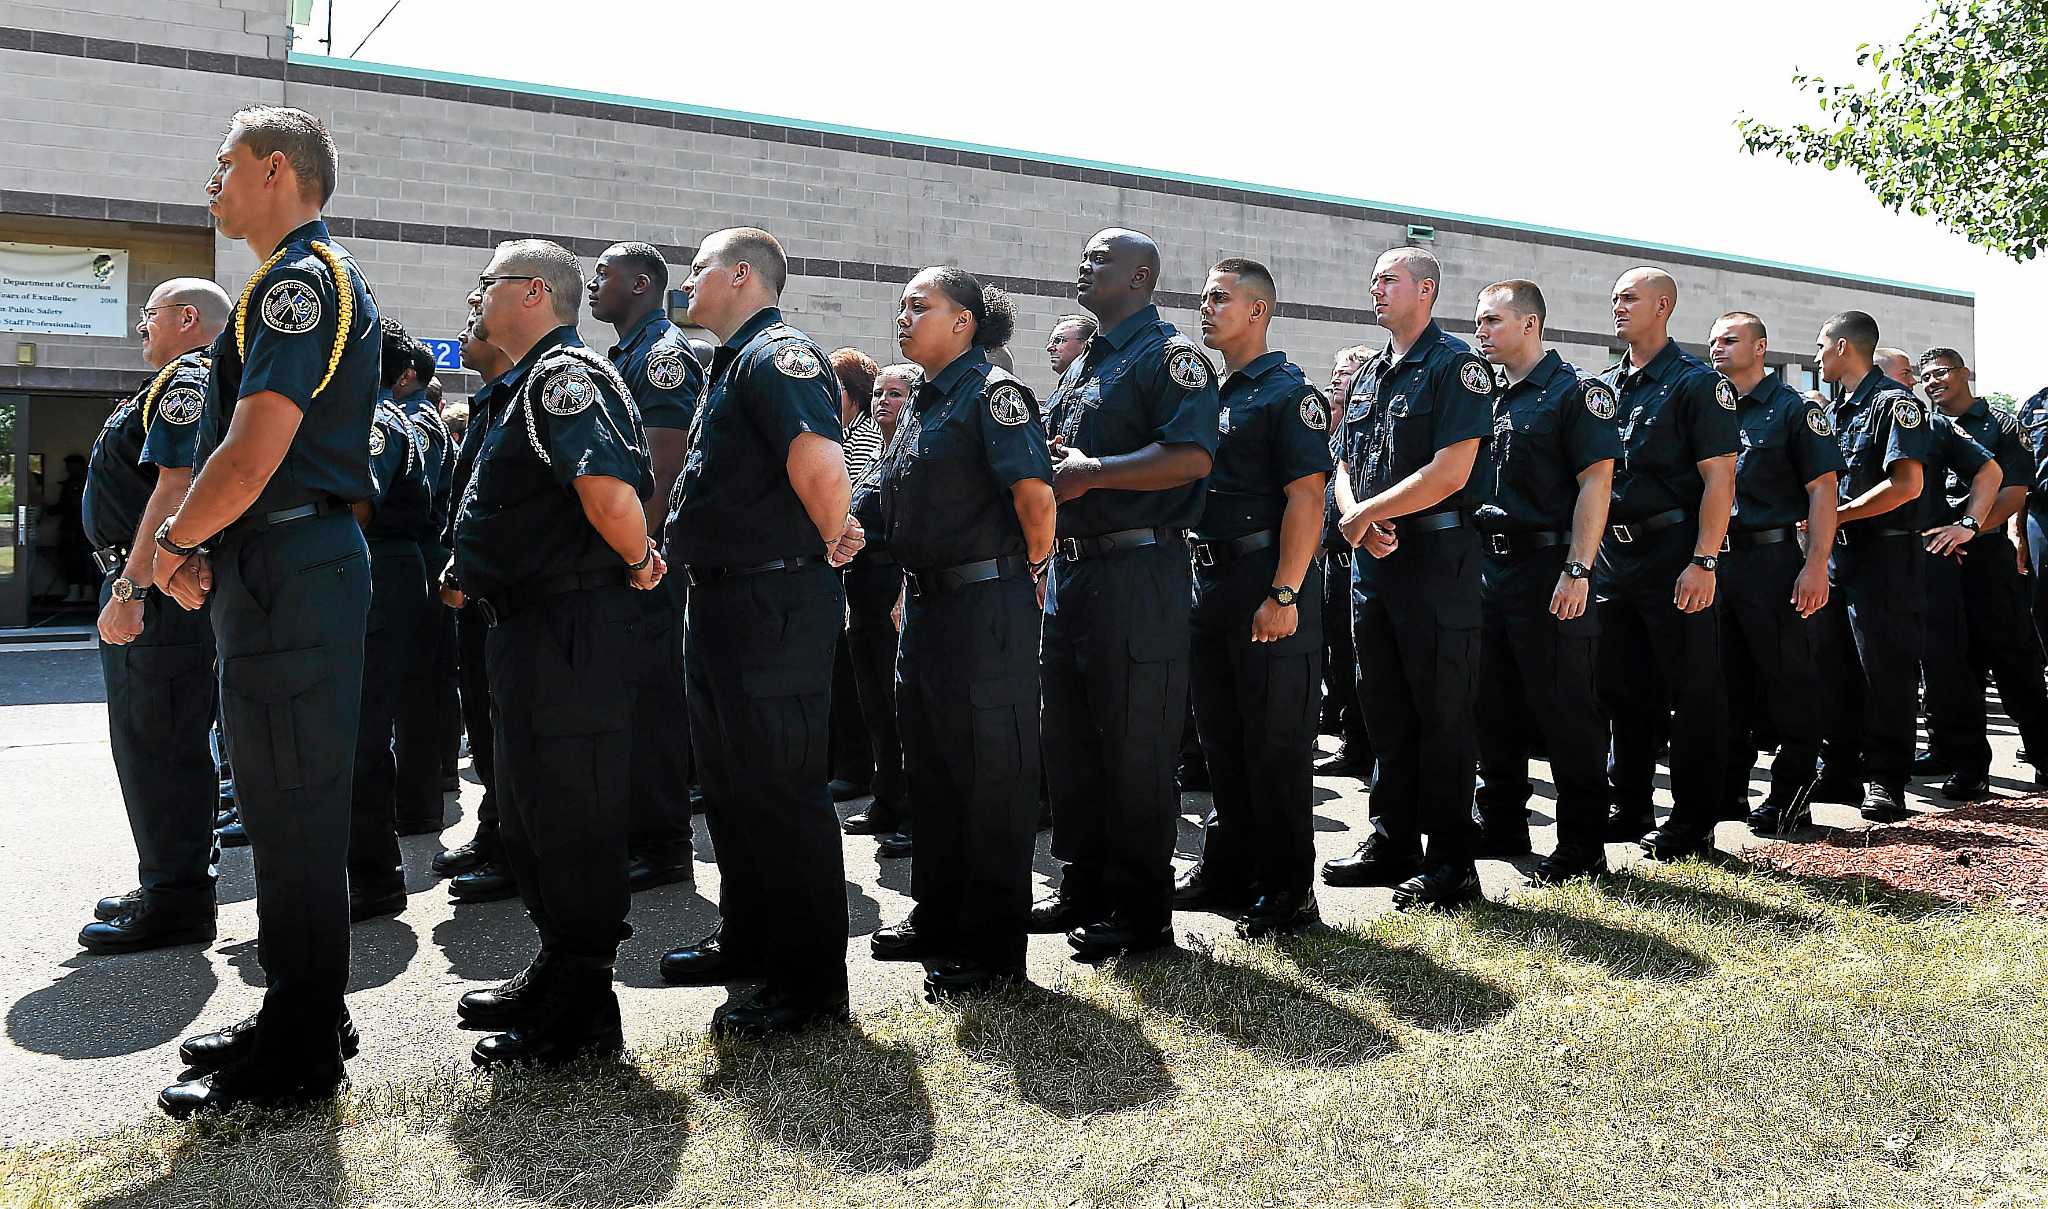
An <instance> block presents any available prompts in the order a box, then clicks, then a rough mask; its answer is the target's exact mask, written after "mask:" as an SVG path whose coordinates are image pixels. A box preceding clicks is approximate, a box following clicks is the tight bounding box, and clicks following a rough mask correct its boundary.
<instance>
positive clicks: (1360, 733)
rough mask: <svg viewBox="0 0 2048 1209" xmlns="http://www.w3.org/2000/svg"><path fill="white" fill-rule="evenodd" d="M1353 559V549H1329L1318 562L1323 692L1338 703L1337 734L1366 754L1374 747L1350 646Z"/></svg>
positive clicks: (1354, 657) (1356, 665) (1354, 653)
mask: <svg viewBox="0 0 2048 1209" xmlns="http://www.w3.org/2000/svg"><path fill="white" fill-rule="evenodd" d="M1354 557H1357V552H1356V551H1353V550H1348V549H1347V550H1330V551H1326V552H1325V553H1324V554H1323V556H1322V558H1321V559H1319V560H1318V561H1319V562H1321V563H1322V564H1323V599H1322V611H1323V693H1324V695H1325V696H1327V697H1328V698H1329V700H1330V701H1331V702H1333V703H1334V704H1335V707H1336V711H1337V730H1336V733H1337V735H1338V736H1339V737H1341V738H1342V739H1343V740H1344V742H1345V744H1346V745H1356V746H1355V749H1354V750H1357V751H1359V752H1364V751H1365V750H1367V749H1368V748H1370V747H1371V745H1372V744H1371V740H1370V739H1368V738H1367V737H1366V733H1365V708H1364V707H1363V706H1362V705H1360V704H1359V702H1358V655H1357V652H1356V650H1355V648H1353V646H1352V645H1351V560H1352V559H1353V558H1354ZM1365 557H1367V558H1371V557H1372V556H1371V555H1370V554H1368V555H1365Z"/></svg>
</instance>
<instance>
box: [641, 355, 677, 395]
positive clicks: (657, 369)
mask: <svg viewBox="0 0 2048 1209" xmlns="http://www.w3.org/2000/svg"><path fill="white" fill-rule="evenodd" d="M684 377H685V374H684V370H683V356H682V354H681V353H678V352H677V351H676V350H674V349H672V348H658V349H655V350H654V353H653V354H652V355H651V356H649V357H648V358H647V384H648V385H649V386H652V387H653V388H655V389H656V390H674V389H676V388H677V387H679V386H681V385H682V384H683V379H684Z"/></svg>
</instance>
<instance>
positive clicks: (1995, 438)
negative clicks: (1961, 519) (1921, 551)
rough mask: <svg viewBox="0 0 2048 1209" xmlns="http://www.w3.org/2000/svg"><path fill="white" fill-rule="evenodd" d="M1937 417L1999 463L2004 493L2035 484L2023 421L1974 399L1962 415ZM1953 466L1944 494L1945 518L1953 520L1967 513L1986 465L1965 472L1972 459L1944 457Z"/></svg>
mask: <svg viewBox="0 0 2048 1209" xmlns="http://www.w3.org/2000/svg"><path fill="white" fill-rule="evenodd" d="M1935 414H1936V415H1937V416H1940V417H1941V418H1944V419H1946V420H1948V422H1949V423H1950V424H1951V425H1953V426H1954V427H1955V429H1956V430H1957V431H1959V432H1960V433H1961V434H1962V435H1963V436H1966V437H1968V438H1969V439H1970V440H1972V441H1975V442H1976V443H1977V445H1978V446H1979V447H1980V448H1982V449H1983V451H1984V452H1985V453H1987V454H1989V455H1990V456H1991V457H1992V458H1994V459H1996V460H1997V462H1998V469H1999V472H2000V473H2001V474H2002V475H2003V476H2004V481H2003V482H2002V483H2000V484H1999V489H2000V490H2001V491H2002V490H2004V489H2005V488H2007V487H2030V486H2031V485H2032V484H2033V481H2034V456H2033V453H2032V451H2031V450H2029V449H2028V447H2027V438H2026V434H2025V433H2023V432H2021V431H2020V422H2019V421H2018V420H2017V419H2015V418H2014V417H2012V416H2009V415H2006V414H2005V413H2004V412H1999V411H1993V410H1992V409H1991V405H1990V404H1989V403H1986V402H1985V401H1984V400H1982V399H1972V400H1970V406H1969V408H1968V409H1967V410H1965V411H1964V412H1963V414H1962V415H1959V416H1946V415H1944V414H1943V413H1940V412H1936V413H1935ZM1943 460H1944V461H1948V462H1949V463H1950V465H1948V466H1946V467H1944V469H1945V470H1946V471H1947V473H1946V474H1944V475H1943V476H1942V495H1943V497H1944V501H1945V502H1946V503H1947V504H1948V511H1947V512H1946V513H1945V514H1944V515H1943V516H1942V517H1941V519H1942V520H1949V519H1951V518H1954V517H1958V516H1961V515H1962V514H1963V506H1964V505H1966V504H1968V503H1969V502H1970V479H1971V477H1972V476H1973V475H1975V474H1976V473H1977V471H1978V469H1980V468H1981V467H1982V466H1983V465H1984V463H1983V462H1982V461H1978V462H1977V463H1976V465H1973V466H1970V468H1969V470H1968V471H1967V472H1965V471H1964V470H1963V466H1965V465H1969V463H1970V461H1971V460H1972V459H1971V458H1969V457H1965V458H1961V459H1957V458H1953V457H1948V458H1944V459H1943Z"/></svg>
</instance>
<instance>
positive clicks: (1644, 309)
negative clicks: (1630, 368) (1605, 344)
mask: <svg viewBox="0 0 2048 1209" xmlns="http://www.w3.org/2000/svg"><path fill="white" fill-rule="evenodd" d="M1677 309H1678V282H1676V281H1674V280H1672V277H1671V274H1669V273H1667V272H1665V271H1664V270H1662V269H1658V268H1652V267H1650V266H1647V265H1645V266H1643V267H1641V268H1634V269H1630V270H1629V271H1628V272H1626V273H1623V274H1622V275H1621V278H1620V280H1618V281H1616V282H1615V283H1614V334H1615V335H1617V336H1619V337H1621V338H1622V339H1623V340H1625V341H1627V342H1628V344H1629V347H1630V348H1631V349H1633V350H1634V351H1635V352H1636V353H1639V354H1642V355H1643V356H1646V357H1647V356H1655V355H1656V354H1657V352H1658V351H1659V350H1661V349H1662V348H1663V347H1664V344H1665V342H1666V341H1667V340H1669V339H1670V338H1671V314H1672V312H1673V311H1676V310H1677ZM1636 364H1638V365H1641V364H1643V362H1642V361H1641V360H1638V361H1636Z"/></svg>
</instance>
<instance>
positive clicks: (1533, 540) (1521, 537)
mask: <svg viewBox="0 0 2048 1209" xmlns="http://www.w3.org/2000/svg"><path fill="white" fill-rule="evenodd" d="M1479 540H1480V541H1481V542H1482V543H1484V544H1485V546H1486V552H1487V553H1488V554H1492V555H1495V556H1497V557H1500V558H1506V557H1508V556H1510V555H1514V554H1527V553H1529V552H1530V551H1531V550H1548V549H1551V548H1552V547H1554V546H1562V545H1564V544H1566V543H1567V542H1569V541H1571V540H1572V535H1571V534H1569V533H1559V532H1557V531H1556V530H1554V529H1533V530H1530V531H1529V532H1527V533H1487V534H1482V535H1481V536H1480V538H1479Z"/></svg>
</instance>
